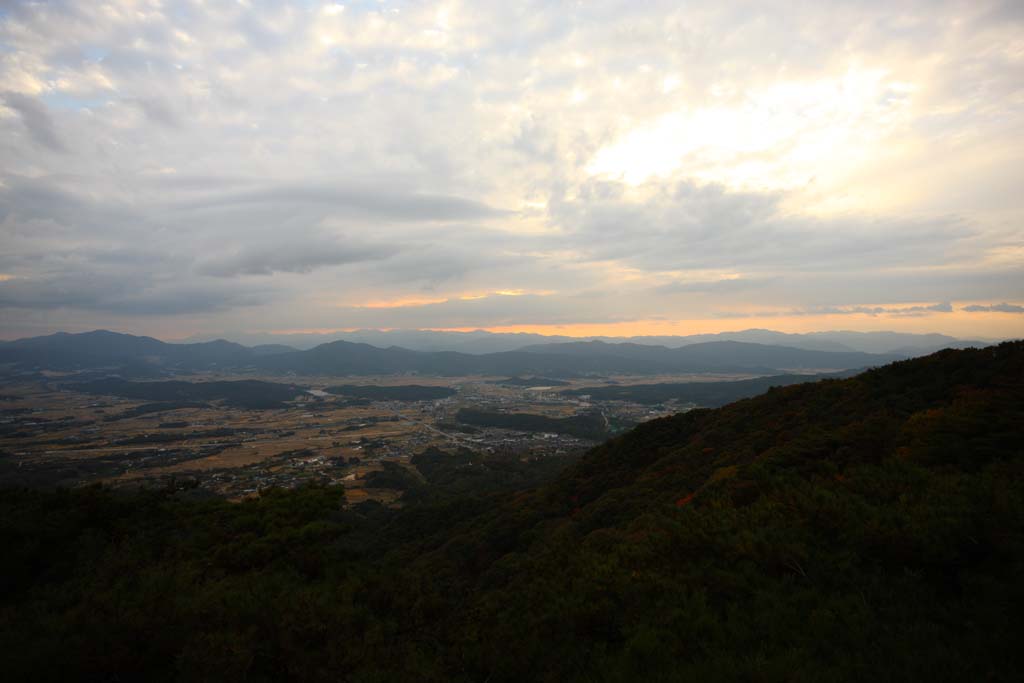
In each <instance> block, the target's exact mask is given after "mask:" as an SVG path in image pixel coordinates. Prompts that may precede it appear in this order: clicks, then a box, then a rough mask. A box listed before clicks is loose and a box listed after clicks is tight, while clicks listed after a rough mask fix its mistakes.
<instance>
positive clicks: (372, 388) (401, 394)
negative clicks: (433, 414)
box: [327, 384, 459, 401]
mask: <svg viewBox="0 0 1024 683" xmlns="http://www.w3.org/2000/svg"><path fill="white" fill-rule="evenodd" d="M327 393H330V394H337V395H340V396H354V397H356V398H368V399H372V400H374V401H433V400H436V399H439V398H448V397H450V396H454V395H455V394H457V393H459V392H458V391H457V390H455V389H452V388H451V387H437V386H424V385H421V384H401V385H380V384H340V385H338V386H333V387H327Z"/></svg>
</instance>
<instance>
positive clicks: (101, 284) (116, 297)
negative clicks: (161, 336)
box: [0, 273, 269, 316]
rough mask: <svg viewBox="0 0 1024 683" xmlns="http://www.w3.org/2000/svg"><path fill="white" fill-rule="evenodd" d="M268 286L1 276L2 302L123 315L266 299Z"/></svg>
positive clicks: (102, 276) (167, 312) (202, 308)
mask: <svg viewBox="0 0 1024 683" xmlns="http://www.w3.org/2000/svg"><path fill="white" fill-rule="evenodd" d="M268 300H269V299H268V295H267V293H266V292H264V291H260V290H256V289H252V288H246V289H240V288H222V287H218V288H215V287H210V286H203V285H199V284H188V283H159V282H154V281H146V280H143V279H139V278H137V277H133V278H120V277H116V276H111V275H106V274H98V273H77V274H70V275H58V276H52V277H42V278H16V279H11V280H6V281H2V282H0V308H3V307H7V308H14V309H31V310H55V309H81V310H86V311H99V312H106V313H116V314H122V315H142V316H162V315H182V314H192V313H211V312H218V311H224V310H229V309H232V308H236V307H239V306H255V305H258V304H262V303H265V302H267V301H268Z"/></svg>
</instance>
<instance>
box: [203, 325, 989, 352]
mask: <svg viewBox="0 0 1024 683" xmlns="http://www.w3.org/2000/svg"><path fill="white" fill-rule="evenodd" d="M224 336H228V337H231V338H233V339H238V340H239V341H241V342H243V343H246V344H271V343H272V344H281V343H283V344H287V345H289V346H292V347H294V348H296V349H311V348H313V347H315V346H319V345H321V344H324V343H327V342H332V341H349V342H355V343H362V344H370V345H372V346H379V347H382V348H387V347H389V346H400V347H402V348H404V349H409V350H411V351H458V352H460V353H474V354H482V353H500V352H502V351H518V350H520V349H522V348H524V347H526V346H533V345H537V344H560V343H572V342H580V341H603V342H606V343H609V344H621V343H628V344H644V345H647V346H667V347H669V348H678V347H680V346H689V345H691V344H701V343H704V342H714V341H739V342H749V343H751V344H768V345H772V346H788V347H791V348H795V349H807V350H809V351H863V352H865V353H894V354H899V355H901V356H904V357H913V356H922V355H927V354H929V353H932V352H934V351H937V350H939V349H946V348H954V349H957V348H968V347H972V346H975V347H977V346H986V345H987V344H988V343H989V342H987V341H982V340H964V339H957V338H955V337H950V336H948V335H944V334H909V333H903V332H850V331H832V332H810V333H807V334H788V333H785V332H775V331H773V330H761V329H751V330H742V331H739V332H719V333H716V334H693V335H683V336H672V335H665V336H641V337H602V336H594V337H566V336H560V335H542V334H531V333H525V332H515V333H506V332H487V331H485V330H474V331H471V332H443V331H434V330H354V331H351V332H339V333H334V334H286V335H279V334H273V335H271V334H262V335H242V336H237V335H224ZM186 341H205V339H200V338H196V339H190V340H186Z"/></svg>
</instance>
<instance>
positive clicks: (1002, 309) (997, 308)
mask: <svg viewBox="0 0 1024 683" xmlns="http://www.w3.org/2000/svg"><path fill="white" fill-rule="evenodd" d="M961 310H964V311H967V312H969V313H1024V306H1018V305H1016V304H1008V303H1001V304H992V305H989V306H983V305H980V304H971V305H970V306H964V307H963V308H962V309H961Z"/></svg>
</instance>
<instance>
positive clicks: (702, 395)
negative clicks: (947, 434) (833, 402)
mask: <svg viewBox="0 0 1024 683" xmlns="http://www.w3.org/2000/svg"><path fill="white" fill-rule="evenodd" d="M853 374H855V373H854V372H853V371H845V372H841V373H830V374H826V375H771V376H769V377H755V378H753V379H740V380H728V381H724V382H658V383H656V384H613V385H609V386H596V387H580V388H578V389H566V390H564V391H562V393H563V394H565V395H567V396H589V397H590V398H592V399H593V400H595V401H631V402H633V403H646V404H656V403H664V402H666V401H679V402H680V403H695V404H697V405H699V406H702V407H704V408H718V407H721V406H724V405H726V404H727V403H732V402H733V401H738V400H740V399H741V398H750V397H751V396H757V395H758V394H763V393H764V392H766V391H768V390H769V389H771V388H772V387H785V386H789V385H790V384H801V383H803V382H815V381H817V380H819V379H824V378H829V377H849V376H851V375H853Z"/></svg>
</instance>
